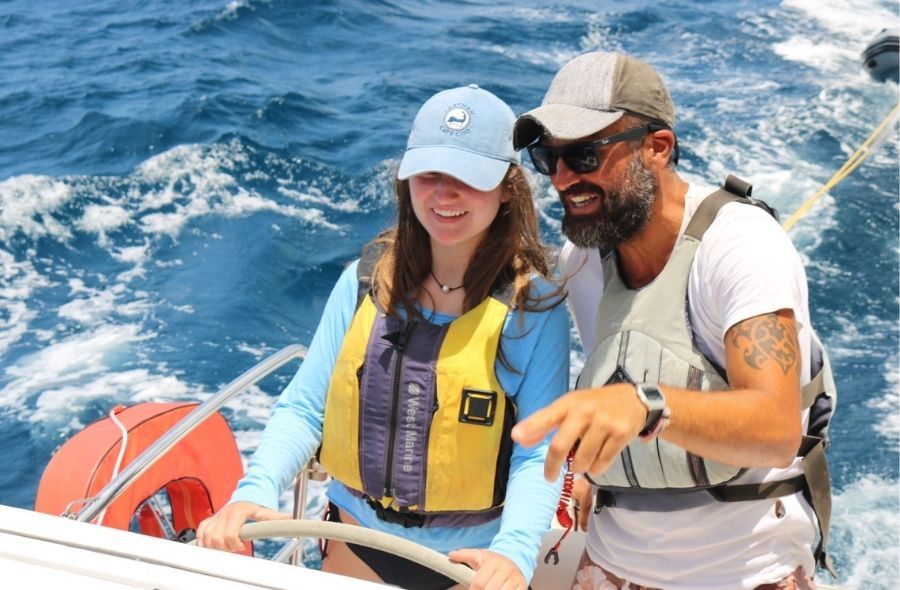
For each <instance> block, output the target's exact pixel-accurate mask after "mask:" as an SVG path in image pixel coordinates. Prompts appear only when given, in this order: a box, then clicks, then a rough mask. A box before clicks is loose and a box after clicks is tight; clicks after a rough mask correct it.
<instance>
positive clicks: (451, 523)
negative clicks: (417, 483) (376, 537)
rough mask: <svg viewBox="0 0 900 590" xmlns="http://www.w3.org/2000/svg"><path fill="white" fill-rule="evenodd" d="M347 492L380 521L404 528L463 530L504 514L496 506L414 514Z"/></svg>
mask: <svg viewBox="0 0 900 590" xmlns="http://www.w3.org/2000/svg"><path fill="white" fill-rule="evenodd" d="M347 490H348V491H349V492H350V493H351V494H353V495H354V496H356V497H357V498H362V499H363V500H365V501H366V503H367V504H368V505H369V507H370V508H371V509H372V510H373V511H374V512H375V516H377V517H378V518H379V519H380V520H383V521H385V522H389V523H391V524H399V525H400V526H402V527H403V528H407V529H409V528H422V527H433V526H438V527H450V528H462V527H470V526H477V525H480V524H484V523H486V522H490V521H492V520H495V519H497V518H500V514H501V513H502V512H503V506H495V507H493V508H489V509H487V510H482V511H479V512H434V513H430V512H414V511H412V510H406V509H400V510H396V509H394V508H385V507H384V506H383V505H382V504H381V502H379V501H378V500H375V499H374V498H371V497H369V496H366V495H365V494H362V493H361V492H359V491H357V490H354V489H352V488H347Z"/></svg>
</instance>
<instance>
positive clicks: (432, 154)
mask: <svg viewBox="0 0 900 590" xmlns="http://www.w3.org/2000/svg"><path fill="white" fill-rule="evenodd" d="M515 123H516V116H515V114H513V112H512V109H510V108H509V106H507V104H506V103H505V102H503V101H502V100H500V99H499V98H497V97H496V96H494V95H493V94H491V93H490V92H488V91H487V90H484V89H483V88H479V87H478V86H477V85H476V84H469V85H468V86H463V87H460V88H452V89H450V90H443V91H441V92H438V93H437V94H435V95H434V96H432V97H431V98H429V99H428V100H427V101H425V104H423V105H422V108H420V109H419V112H418V114H417V115H416V119H415V121H413V126H412V131H410V134H409V141H408V142H407V144H406V152H405V153H404V154H403V160H402V161H401V162H400V170H399V172H398V173H397V177H398V178H399V179H400V180H405V179H407V178H409V177H411V176H415V175H417V174H424V173H426V172H440V173H442V174H449V175H450V176H452V177H454V178H457V179H459V180H460V181H462V182H464V183H465V184H467V185H469V186H471V187H473V188H476V189H478V190H481V191H489V190H492V189H494V188H496V187H497V185H499V184H500V182H501V181H502V180H503V177H504V176H506V172H507V170H509V165H510V164H519V163H520V162H521V159H520V155H519V152H517V151H516V150H514V149H513V144H512V134H513V127H514V126H515Z"/></svg>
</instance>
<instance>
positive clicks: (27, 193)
mask: <svg viewBox="0 0 900 590" xmlns="http://www.w3.org/2000/svg"><path fill="white" fill-rule="evenodd" d="M71 197H72V191H71V190H70V187H69V185H67V184H66V183H64V182H61V181H59V180H55V179H53V178H50V177H48V176H33V175H23V176H14V177H12V178H8V179H6V180H4V181H0V241H6V240H9V239H10V238H12V237H13V236H14V235H15V234H16V233H18V232H21V233H23V234H24V235H26V236H28V237H29V238H32V239H38V238H42V237H45V236H47V237H51V238H55V239H57V240H59V241H65V240H68V239H69V238H71V237H72V233H71V232H70V231H69V229H68V228H67V227H66V226H65V225H64V224H63V223H61V222H60V221H59V220H58V219H56V218H55V217H54V216H53V212H54V211H56V210H57V209H59V207H61V206H62V205H63V204H65V203H66V202H68V201H69V199H70V198H71Z"/></svg>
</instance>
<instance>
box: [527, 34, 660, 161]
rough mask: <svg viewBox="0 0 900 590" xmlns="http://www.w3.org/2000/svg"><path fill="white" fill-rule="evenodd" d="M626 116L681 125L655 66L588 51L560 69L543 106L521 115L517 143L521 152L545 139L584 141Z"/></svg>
mask: <svg viewBox="0 0 900 590" xmlns="http://www.w3.org/2000/svg"><path fill="white" fill-rule="evenodd" d="M625 113H632V114H635V115H640V116H643V117H646V118H648V119H651V120H653V121H657V122H660V123H663V124H665V125H666V126H667V127H669V128H670V129H671V128H672V127H674V126H675V105H674V104H672V97H671V96H669V91H668V90H666V85H665V83H663V81H662V78H660V76H659V74H658V73H657V72H656V70H654V69H653V67H651V66H650V65H649V64H647V63H645V62H643V61H641V60H639V59H636V58H633V57H630V56H627V55H622V54H617V53H603V52H594V53H585V54H583V55H579V56H578V57H576V58H575V59H573V60H571V61H570V62H569V63H567V64H566V65H564V66H563V67H562V69H560V70H559V72H558V73H557V74H556V76H555V77H554V78H553V82H551V83H550V89H549V90H547V94H546V95H545V96H544V100H543V101H542V102H541V106H539V107H538V108H536V109H533V110H531V111H528V112H527V113H525V114H523V115H522V116H520V117H519V119H518V121H516V126H515V133H514V135H513V143H514V144H515V148H516V149H517V150H518V149H522V148H523V147H525V146H527V145H529V144H531V143H533V142H534V141H535V140H537V139H538V138H540V137H541V136H542V135H547V136H549V137H552V138H554V139H561V140H576V139H581V138H583V137H587V136H590V135H593V134H595V133H597V132H598V131H602V130H603V129H605V128H606V127H608V126H610V125H612V124H613V123H615V122H616V121H618V120H619V119H621V118H622V115H624V114H625Z"/></svg>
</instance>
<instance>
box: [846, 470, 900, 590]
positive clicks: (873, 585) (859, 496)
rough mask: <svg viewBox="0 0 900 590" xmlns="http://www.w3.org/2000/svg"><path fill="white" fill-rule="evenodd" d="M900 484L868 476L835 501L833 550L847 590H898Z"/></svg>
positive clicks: (847, 489)
mask: <svg viewBox="0 0 900 590" xmlns="http://www.w3.org/2000/svg"><path fill="white" fill-rule="evenodd" d="M897 486H898V482H897V481H887V480H884V479H881V478H879V477H877V476H874V475H867V476H864V477H863V478H862V479H860V480H859V481H856V482H854V483H853V484H851V485H850V486H848V487H847V488H846V489H844V490H843V491H842V492H841V493H840V494H836V495H835V497H834V510H833V513H832V517H831V527H832V528H831V549H832V552H833V554H834V555H836V556H838V561H837V564H836V565H837V568H838V574H839V576H838V584H839V586H840V587H841V588H844V589H846V590H854V589H860V590H862V589H867V590H872V589H879V590H888V589H889V588H896V581H897V580H898V578H900V564H898V561H897V555H898V554H900V543H898V539H897V531H898V530H900V513H898V511H897Z"/></svg>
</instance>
